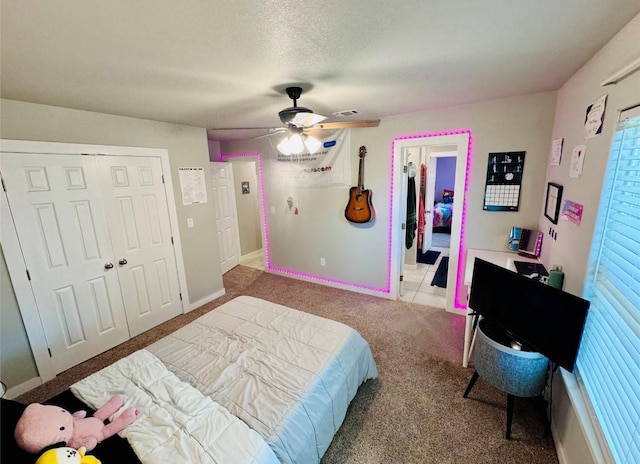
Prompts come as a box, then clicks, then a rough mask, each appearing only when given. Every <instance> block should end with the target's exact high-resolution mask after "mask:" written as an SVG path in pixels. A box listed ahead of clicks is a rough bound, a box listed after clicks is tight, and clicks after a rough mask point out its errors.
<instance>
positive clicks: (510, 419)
mask: <svg viewBox="0 0 640 464" xmlns="http://www.w3.org/2000/svg"><path fill="white" fill-rule="evenodd" d="M514 398H515V397H514V396H513V395H507V433H506V434H505V438H506V439H507V440H511V422H513V400H514Z"/></svg>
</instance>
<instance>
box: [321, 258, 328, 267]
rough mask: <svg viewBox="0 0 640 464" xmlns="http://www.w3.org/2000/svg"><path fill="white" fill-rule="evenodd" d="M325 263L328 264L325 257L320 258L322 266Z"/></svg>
mask: <svg viewBox="0 0 640 464" xmlns="http://www.w3.org/2000/svg"><path fill="white" fill-rule="evenodd" d="M325 264H327V262H326V261H325V259H324V258H320V266H324V265H325Z"/></svg>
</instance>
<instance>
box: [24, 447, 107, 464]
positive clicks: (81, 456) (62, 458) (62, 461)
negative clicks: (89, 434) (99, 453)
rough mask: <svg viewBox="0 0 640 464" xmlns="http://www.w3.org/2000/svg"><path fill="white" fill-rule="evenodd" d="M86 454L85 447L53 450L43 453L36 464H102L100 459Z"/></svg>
mask: <svg viewBox="0 0 640 464" xmlns="http://www.w3.org/2000/svg"><path fill="white" fill-rule="evenodd" d="M86 452H87V450H86V449H85V448H84V446H81V447H80V449H78V450H75V449H73V448H67V447H61V448H53V449H50V450H49V451H45V452H44V453H42V455H41V456H40V457H39V458H38V460H37V461H36V464H101V462H100V460H99V459H98V458H96V457H94V456H89V455H88V454H86Z"/></svg>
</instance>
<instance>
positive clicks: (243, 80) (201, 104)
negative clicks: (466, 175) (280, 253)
mask: <svg viewBox="0 0 640 464" xmlns="http://www.w3.org/2000/svg"><path fill="white" fill-rule="evenodd" d="M0 8H1V10H0V19H1V27H2V32H1V34H2V35H1V47H2V48H1V56H0V57H1V62H0V71H1V81H0V82H1V92H2V97H3V98H7V99H12V100H21V101H27V102H35V103H42V104H47V105H55V106H63V107H69V108H77V109H83V110H89V111H97V112H101V113H110V114H117V115H123V116H131V117H136V118H144V119H152V120H158V121H167V122H174V123H180V124H188V125H193V126H198V127H206V128H214V129H215V128H223V127H256V126H259V127H262V126H274V127H277V126H280V121H279V118H278V115H277V113H278V111H279V110H281V109H282V108H284V107H287V106H291V100H289V99H288V97H287V96H286V94H284V92H283V89H284V87H286V85H287V84H292V83H297V84H302V85H301V86H302V87H303V89H305V91H304V92H303V94H302V96H301V98H300V100H299V101H298V104H299V105H301V106H306V107H309V108H311V109H313V110H314V111H315V112H316V113H321V114H324V115H327V116H329V115H331V113H333V112H336V111H342V110H351V109H357V110H359V111H360V114H359V115H358V116H357V117H349V118H346V120H352V119H370V118H382V117H385V116H390V115H395V114H403V113H410V112H415V111H422V110H429V109H435V108H442V107H447V106H453V105H459V104H464V103H469V102H473V101H481V100H489V99H494V98H500V97H506V96H512V95H520V94H526V93H533V92H541V91H548V90H555V89H558V88H559V87H560V86H561V85H562V84H563V83H564V82H565V81H566V80H567V79H568V78H569V77H570V76H571V75H572V74H573V73H575V72H576V71H577V70H578V69H579V68H580V67H581V66H582V65H583V64H584V63H585V62H586V61H587V60H588V59H589V58H590V57H591V56H593V55H594V54H595V53H596V52H597V51H598V50H599V49H600V48H601V47H602V46H603V45H604V44H605V43H606V42H607V41H608V40H609V39H610V38H611V37H612V36H613V35H614V34H615V33H616V32H617V31H619V30H620V29H621V28H622V27H623V26H624V25H625V24H627V23H628V22H629V21H630V20H631V19H633V18H634V16H635V15H637V14H638V13H639V12H640V2H639V1H635V0H634V1H630V0H606V1H602V0H562V1H557V0H538V1H524V0H489V1H484V2H479V1H473V0H404V1H396V2H393V1H378V0H352V1H344V0H343V1H336V0H325V1H321V2H320V1H313V2H311V1H304V0H296V1H291V0H262V1H246V0H245V1H222V0H217V1H214V0H183V1H177V0H134V1H132V0H127V1H124V0H110V1H94V0H2V2H1V6H0ZM330 120H336V118H335V117H332V118H331V119H330ZM244 135H253V133H252V132H250V131H240V132H238V131H230V132H229V131H227V132H225V131H216V130H212V131H209V136H210V138H217V139H220V140H224V139H229V138H242V137H243V136H244Z"/></svg>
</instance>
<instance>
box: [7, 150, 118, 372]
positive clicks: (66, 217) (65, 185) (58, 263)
mask: <svg viewBox="0 0 640 464" xmlns="http://www.w3.org/2000/svg"><path fill="white" fill-rule="evenodd" d="M1 168H2V176H3V178H4V180H5V187H6V190H7V197H8V200H9V205H10V208H11V212H12V216H13V220H14V223H15V227H16V230H17V232H18V236H19V241H20V246H21V248H22V254H23V256H24V259H25V261H26V265H27V268H28V270H29V274H30V277H31V286H32V289H33V293H34V296H35V300H36V303H37V305H38V310H39V313H40V315H41V316H40V317H41V321H42V325H43V328H44V332H45V336H46V338H47V342H48V345H49V350H50V352H51V356H52V360H53V364H54V369H55V372H56V373H59V372H62V371H63V370H65V369H67V368H69V367H71V366H74V365H76V364H78V363H80V362H82V361H85V360H87V359H89V358H91V357H93V356H95V355H97V354H99V353H101V352H103V351H106V350H107V349H109V348H112V347H113V346H115V345H118V344H120V343H122V342H124V341H125V340H127V339H129V332H128V329H127V321H126V317H125V312H124V308H123V302H122V297H121V294H120V287H119V283H118V275H117V272H118V270H117V264H116V263H114V256H113V253H112V248H111V243H110V240H109V233H108V227H107V223H106V218H105V217H104V215H103V211H102V206H101V203H102V201H101V198H100V191H99V182H98V179H97V172H96V166H95V162H94V160H93V157H92V156H82V155H38V154H15V153H3V154H2V166H1ZM111 263H113V267H112V268H109V264H111Z"/></svg>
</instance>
